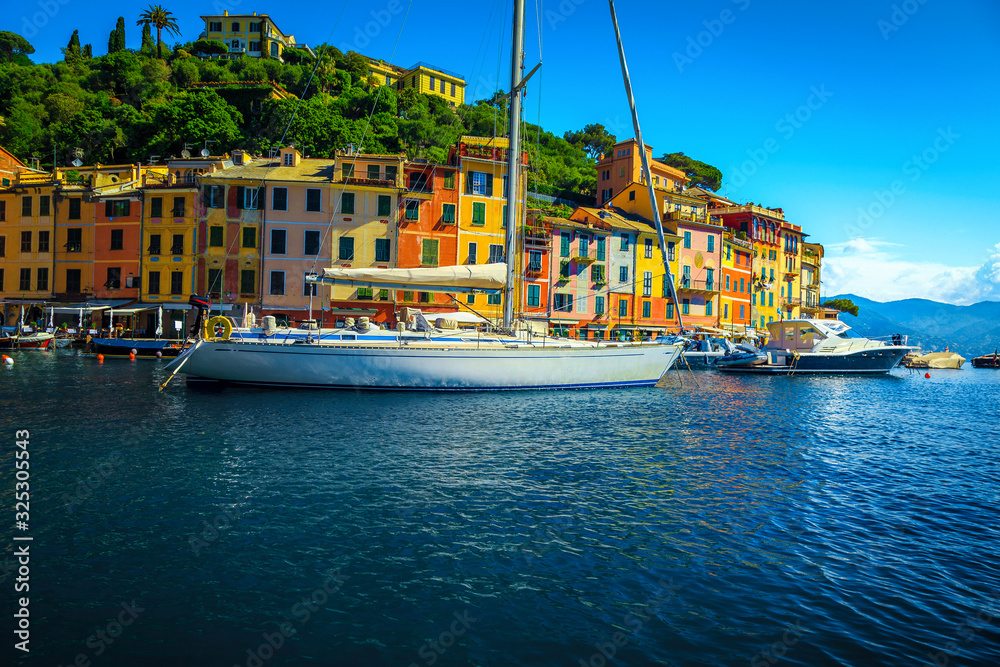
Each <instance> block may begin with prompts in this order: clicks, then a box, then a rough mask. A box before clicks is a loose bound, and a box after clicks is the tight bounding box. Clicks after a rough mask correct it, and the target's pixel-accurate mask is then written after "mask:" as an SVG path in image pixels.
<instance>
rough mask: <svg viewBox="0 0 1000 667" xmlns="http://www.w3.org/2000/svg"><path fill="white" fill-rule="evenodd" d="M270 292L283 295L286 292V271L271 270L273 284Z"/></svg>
mask: <svg viewBox="0 0 1000 667" xmlns="http://www.w3.org/2000/svg"><path fill="white" fill-rule="evenodd" d="M268 294H271V295H272V296H283V295H284V294H285V272H284V271H271V285H270V289H269V290H268Z"/></svg>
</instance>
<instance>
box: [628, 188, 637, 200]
mask: <svg viewBox="0 0 1000 667" xmlns="http://www.w3.org/2000/svg"><path fill="white" fill-rule="evenodd" d="M628 200H629V201H635V190H629V191H628Z"/></svg>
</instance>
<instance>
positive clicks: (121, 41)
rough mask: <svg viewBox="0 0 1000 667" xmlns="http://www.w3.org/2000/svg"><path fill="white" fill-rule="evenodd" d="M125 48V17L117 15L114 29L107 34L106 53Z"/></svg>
mask: <svg viewBox="0 0 1000 667" xmlns="http://www.w3.org/2000/svg"><path fill="white" fill-rule="evenodd" d="M124 50H125V18H124V17H121V16H119V17H118V23H117V25H115V29H114V30H112V31H111V34H110V35H109V36H108V53H116V52H118V51H124Z"/></svg>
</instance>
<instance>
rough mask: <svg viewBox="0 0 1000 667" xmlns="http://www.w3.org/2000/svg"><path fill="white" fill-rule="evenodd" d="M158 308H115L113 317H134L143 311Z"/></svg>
mask: <svg viewBox="0 0 1000 667" xmlns="http://www.w3.org/2000/svg"><path fill="white" fill-rule="evenodd" d="M155 308H159V306H142V305H139V306H129V307H128V308H115V315H135V314H136V313H141V312H142V311H144V310H153V309H155Z"/></svg>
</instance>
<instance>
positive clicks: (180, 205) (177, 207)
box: [173, 197, 187, 218]
mask: <svg viewBox="0 0 1000 667" xmlns="http://www.w3.org/2000/svg"><path fill="white" fill-rule="evenodd" d="M184 199H185V198H184V197H174V208H173V213H174V217H175V218H183V217H184V209H185V208H187V204H186V202H185V201H184Z"/></svg>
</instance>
